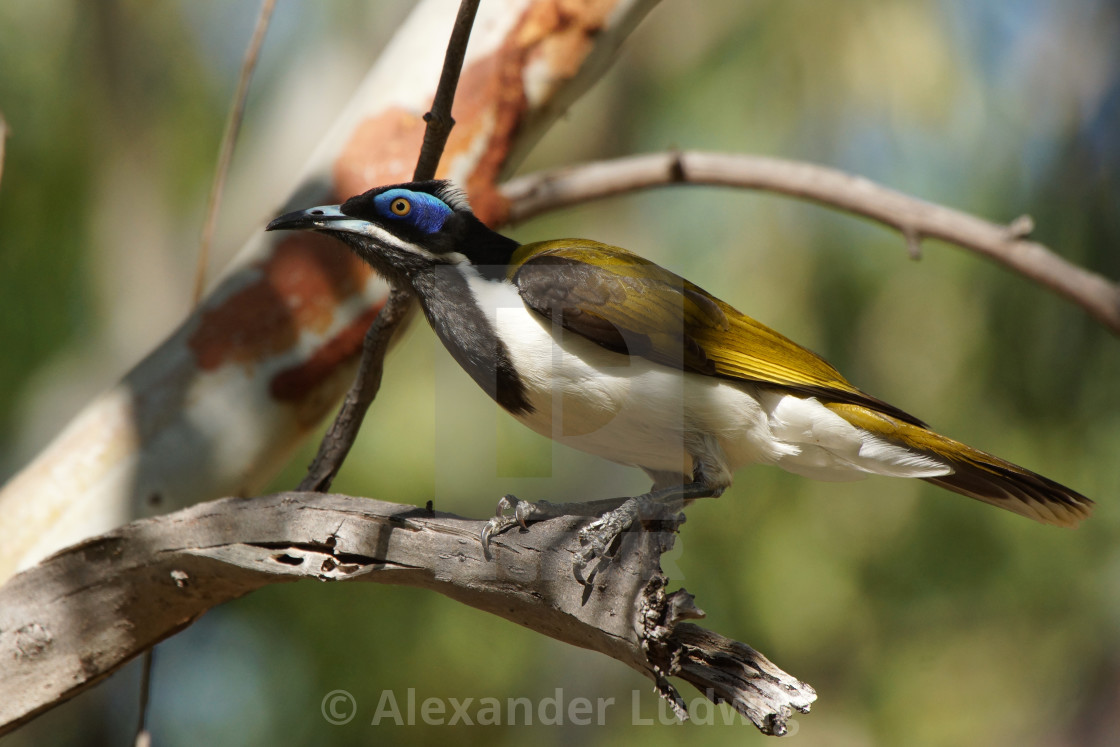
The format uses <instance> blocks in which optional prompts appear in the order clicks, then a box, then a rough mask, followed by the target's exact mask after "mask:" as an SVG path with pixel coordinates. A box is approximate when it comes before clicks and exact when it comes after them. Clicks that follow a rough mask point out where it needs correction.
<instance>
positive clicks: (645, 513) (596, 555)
mask: <svg viewBox="0 0 1120 747" xmlns="http://www.w3.org/2000/svg"><path fill="white" fill-rule="evenodd" d="M683 503H684V502H683V499H682V497H681V495H680V493H679V492H678V491H672V492H669V491H658V492H654V493H646V494H644V495H638V496H634V497H633V498H627V499H626V500H624V501H623V502H622V504H621V505H620V506H619V507H618V508H615V509H613V510H611V511H607V512H606V513H605V514H603V515H602V516H600V517H599V518H598V519H596V520H595V521H593V522H591V523H590V524H588V525H587V526H586V527H584V528H583V529H581V530H580V531H579V544H580V549H579V551H577V552H576V554H575V556H573V557H572V572H573V573H574V574H575V577H576V580H577V581H579V583H581V584H583V585H584V586H587V585H588V584H590V583H591V582H592V581H593V580H594V579H595V574H596V573H597V572H598V563H596V567H595V568H592V569H591V572H590V573H587V572H586V569H587V566H588V565H589V564H590V563H593V562H596V561H599V560H606V561H607V562H610V560H612V559H613V556H612V555H609V554H608V551H609V550H610V548H611V546H612V545H613V544H614V543H615V541H616V540H617V539H618V538H619V537H620V536H622V533H623V532H625V531H626V530H627V529H629V528H630V527H632V526H633V525H634V522H635V521H649V520H652V519H666V518H668V517H669V516H671V515H674V514H677V513H679V512H680V510H681V508H682V507H683ZM683 518H684V515H683V514H681V515H680V519H681V520H683Z"/></svg>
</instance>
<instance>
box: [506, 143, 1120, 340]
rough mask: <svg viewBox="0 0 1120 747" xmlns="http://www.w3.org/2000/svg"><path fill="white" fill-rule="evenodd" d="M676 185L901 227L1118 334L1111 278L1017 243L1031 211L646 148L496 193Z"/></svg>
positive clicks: (796, 168)
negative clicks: (758, 194)
mask: <svg viewBox="0 0 1120 747" xmlns="http://www.w3.org/2000/svg"><path fill="white" fill-rule="evenodd" d="M677 183H688V184H709V185H719V186H728V187H740V188H746V189H759V190H765V191H770V192H778V193H781V194H785V195H789V196H791V197H798V198H801V199H806V200H811V201H813V202H816V203H818V204H821V205H824V206H826V207H831V208H836V209H839V210H844V211H847V212H850V213H855V214H856V215H862V216H864V217H867V218H870V219H872V220H875V221H878V222H880V223H883V224H884V225H887V226H890V227H891V228H894V229H897V230H898V231H900V232H901V233H902V235H903V236H904V237H906V239H907V248H908V251H909V252H910V254H911V256H914V254H915V250H916V248H917V247H918V246H919V243H920V241H921V239H925V238H934V239H941V240H943V241H947V242H949V243H952V244H956V245H957V246H960V247H962V248H965V249H968V250H971V251H974V252H976V253H978V254H981V255H983V256H985V257H988V258H989V259H992V260H994V261H996V262H998V263H1000V264H1002V265H1004V266H1005V267H1008V268H1010V269H1012V270H1014V271H1016V272H1018V273H1020V274H1021V275H1024V276H1026V277H1027V278H1030V279H1031V280H1034V281H1035V282H1037V283H1039V284H1040V285H1043V286H1045V287H1047V288H1049V289H1051V290H1053V291H1055V292H1056V293H1058V294H1059V295H1062V296H1065V297H1066V298H1067V299H1069V300H1071V301H1073V302H1074V303H1076V304H1077V305H1079V306H1081V307H1082V308H1083V309H1085V310H1086V311H1087V312H1088V313H1089V314H1090V315H1091V316H1093V317H1094V318H1095V319H1097V321H1099V322H1100V323H1101V324H1103V325H1104V326H1105V327H1107V328H1108V329H1109V330H1110V331H1112V332H1113V333H1114V334H1117V335H1120V284H1117V283H1115V282H1112V281H1110V280H1109V279H1107V278H1105V277H1103V276H1101V275H1098V274H1097V273H1094V272H1091V271H1089V270H1086V269H1084V268H1082V267H1078V266H1077V265H1075V264H1073V263H1072V262H1069V261H1068V260H1066V259H1064V258H1062V257H1061V256H1059V255H1057V254H1055V253H1054V252H1053V251H1051V250H1050V249H1048V248H1046V247H1045V246H1043V245H1042V244H1039V243H1037V242H1034V241H1028V240H1026V239H1025V238H1024V237H1025V235H1026V234H1027V233H1029V231H1030V227H1031V225H1032V224H1031V222H1030V218H1028V217H1025V216H1024V217H1020V218H1017V219H1015V220H1014V221H1012V222H1011V223H1010V224H1008V225H1000V224H998V223H991V222H989V221H986V220H983V219H981V218H977V217H975V216H973V215H969V214H967V213H962V212H960V211H957V210H953V209H951V208H947V207H943V206H941V205H935V204H932V203H929V202H925V201H923V200H919V199H917V198H914V197H910V196H908V195H904V194H902V193H900V192H896V191H895V190H893V189H888V188H887V187H883V186H881V185H878V184H875V183H874V182H871V181H870V180H868V179H864V178H862V177H858V176H852V175H851V174H847V173H844V172H842V171H838V170H836V169H830V168H826V167H824V166H816V165H813V164H808V163H803V162H799V161H787V160H783V159H778V158H766V157H762V156H747V155H738V154H730V153H706V152H697V151H689V152H671V153H654V154H648V155H641V156H631V157H628V158H619V159H616V160H611V161H599V162H596V163H588V164H583V165H580V166H570V167H566V168H561V169H556V170H554V171H545V172H540V173H536V174H529V175H527V176H523V177H519V178H517V179H513V180H511V181H510V182H508V183H506V184H505V185H504V186H503V187H502V194H503V195H504V196H505V197H506V198H507V199H508V200H509V201H510V212H509V218H510V220H511V221H523V220H526V219H528V218H531V217H533V216H535V215H539V214H540V213H543V212H545V211H549V210H555V209H557V208H561V207H566V206H569V205H576V204H579V203H582V202H587V201H589V200H597V199H601V198H603V197H608V196H611V195H618V194H623V193H627V192H634V191H636V190H639V189H648V188H651V187H660V186H664V185H667V184H677Z"/></svg>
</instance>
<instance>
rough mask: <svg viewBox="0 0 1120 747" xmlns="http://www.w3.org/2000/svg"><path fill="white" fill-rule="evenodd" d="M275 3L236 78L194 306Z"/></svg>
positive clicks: (264, 8) (264, 10)
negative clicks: (254, 74)
mask: <svg viewBox="0 0 1120 747" xmlns="http://www.w3.org/2000/svg"><path fill="white" fill-rule="evenodd" d="M275 5H276V0H263V1H262V2H261V10H260V13H259V14H258V15H257V25H256V28H254V29H253V36H252V38H250V40H249V47H248V48H247V49H246V50H245V58H244V59H243V60H242V62H241V73H240V74H239V75H238V78H237V89H236V90H235V92H234V94H233V105H232V106H231V107H230V111H229V119H227V120H226V129H225V132H224V133H222V147H221V150H220V151H219V154H218V165H217V167H216V168H215V169H214V181H213V182H212V183H211V185H210V197H209V198H208V199H207V200H206V223H205V224H203V226H202V240H201V241H199V244H198V261H197V263H196V266H195V275H194V303H195V305H198V302H199V301H201V300H202V293H203V291H205V290H206V267H207V265H209V264H210V245H211V244H212V243H213V242H214V226H215V225H217V223H218V205H219V204H220V203H221V201H222V191H223V190H224V189H225V186H226V177H227V176H228V175H229V165H230V162H231V161H232V160H233V147H234V145H236V144H237V133H238V132H240V131H241V121H242V119H244V117H245V100H246V99H247V98H248V96H249V81H250V80H252V78H253V70H255V69H256V67H257V58H258V57H259V56H260V51H261V44H262V43H263V42H264V32H265V31H267V30H268V21H269V19H270V18H271V17H272V9H273V7H274V6H275Z"/></svg>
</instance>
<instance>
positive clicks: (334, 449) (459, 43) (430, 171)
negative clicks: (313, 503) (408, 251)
mask: <svg viewBox="0 0 1120 747" xmlns="http://www.w3.org/2000/svg"><path fill="white" fill-rule="evenodd" d="M478 4H479V0H463V1H462V3H460V5H459V13H458V14H457V15H456V16H455V26H454V28H452V30H451V38H450V40H449V41H448V43H447V53H446V55H445V56H444V59H443V71H442V72H441V73H440V76H439V85H437V86H436V94H435V97H434V98H433V100H432V108H431V111H429V112H428V113H427V114H425V115H424V121H425V122H427V127H426V128H425V129H424V144H423V146H421V148H420V156H419V158H418V159H417V162H416V170H415V171H414V172H413V179H414V180H416V181H420V180H424V179H431V178H432V177H434V176H435V173H436V167H437V166H438V165H439V159H440V157H441V156H442V155H443V149H444V146H445V145H446V144H447V136H448V134H450V132H451V128H452V127H453V126H454V124H455V120H454V119H452V118H451V105H452V103H453V102H454V100H455V89H456V87H457V86H458V85H459V73H460V72H461V71H462V68H463V59H464V58H465V57H466V54H467V42H468V41H469V40H470V36H471V28H472V27H473V25H474V17H475V14H476V13H477V12H478ZM414 306H415V301H414V300H413V298H412V294H411V293H410V292H408V291H406V290H404V289H400V288H395V287H394V288H393V289H392V290H391V291H390V293H389V299H388V300H387V301H386V302H385V305H384V306H383V307H382V308H381V312H380V313H379V314H378V315H377V319H376V320H374V323H373V324H371V325H370V328H369V330H368V331H367V332H366V336H365V339H364V340H363V341H362V358H361V361H360V362H359V363H358V375H357V377H356V378H355V379H354V383H353V384H352V385H351V386H350V390H349V391H348V392H347V393H346V398H345V399H344V400H343V401H342V407H340V408H339V411H338V415H337V416H335V420H334V423H333V424H332V425H331V427H330V430H328V431H327V434H326V435H325V436H324V437H323V440H322V441H321V442H320V443H319V451H318V452H317V453H316V454H315V459H314V460H313V461H312V462H311V466H310V467H309V468H308V470H307V475H306V476H305V477H304V478H303V480H302V481H301V482H300V484H299V487H300V490H315V491H319V492H323V491H326V490H328V489H329V488H330V485H331V482H332V481H333V480H334V477H335V475H337V474H338V470H339V469H340V468H341V467H342V462H343V461H344V460H345V459H346V455H347V454H349V453H350V447H351V446H353V444H354V439H355V438H357V435H358V429H359V428H361V425H362V420H364V419H365V416H366V412H367V411H368V410H369V406H370V404H371V403H372V402H373V398H374V397H376V396H377V390H378V389H380V388H381V374H382V371H383V368H384V365H385V352H386V351H387V350H388V349H389V342H390V341H391V340H392V339H393V337H394V336H395V335H396V334H397V332H398V330H399V329H400V328H401V327H402V325H403V324H404V323H405V322H407V321H408V319H409V318H410V317H411V316H412V311H413V307H414Z"/></svg>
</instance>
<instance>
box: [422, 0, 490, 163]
mask: <svg viewBox="0 0 1120 747" xmlns="http://www.w3.org/2000/svg"><path fill="white" fill-rule="evenodd" d="M479 1H480V0H463V1H462V3H460V4H459V13H458V15H456V16H455V26H454V28H452V29H451V38H450V39H449V40H448V42H447V53H446V54H445V55H444V58H443V70H442V71H441V72H440V75H439V85H438V86H436V95H435V98H434V99H433V100H432V108H431V110H430V111H429V112H428V113H427V114H425V115H424V121H425V122H427V124H428V126H427V127H425V128H424V144H423V145H422V146H421V147H420V158H419V159H418V160H417V161H416V170H415V171H414V172H413V174H412V179H413V181H422V180H424V179H431V178H433V177H435V175H436V168H437V167H438V166H439V159H440V158H442V157H443V149H444V146H446V145H447V136H448V135H450V134H451V128H452V127H454V126H455V119H454V118H453V117H452V116H451V105H452V104H453V103H454V102H455V89H456V88H457V87H458V86H459V73H460V72H462V70H463V59H464V58H465V57H466V56H467V42H468V41H470V38H471V28H472V27H473V26H474V17H475V15H476V14H477V13H478V3H479Z"/></svg>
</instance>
